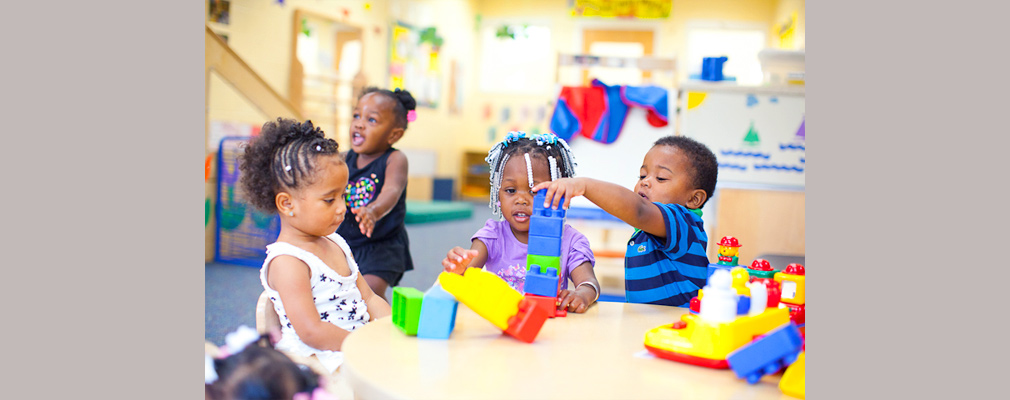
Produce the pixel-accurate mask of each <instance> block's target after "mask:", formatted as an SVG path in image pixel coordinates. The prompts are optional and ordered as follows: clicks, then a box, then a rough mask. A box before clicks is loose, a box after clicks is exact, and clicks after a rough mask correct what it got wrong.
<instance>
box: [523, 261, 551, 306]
mask: <svg viewBox="0 0 1010 400" xmlns="http://www.w3.org/2000/svg"><path fill="white" fill-rule="evenodd" d="M523 289H524V290H525V291H526V293H529V294H535V295H537V296H544V297H550V298H552V299H553V298H557V297H558V270H557V269H555V268H547V272H546V273H540V271H539V270H538V268H533V269H530V270H529V271H526V283H525V284H524V286H523Z"/></svg>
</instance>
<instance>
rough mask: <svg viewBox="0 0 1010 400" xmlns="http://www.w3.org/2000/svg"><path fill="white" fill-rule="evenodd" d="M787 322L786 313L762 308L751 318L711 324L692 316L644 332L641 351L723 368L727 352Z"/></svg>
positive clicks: (725, 365)
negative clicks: (644, 349) (646, 350)
mask: <svg viewBox="0 0 1010 400" xmlns="http://www.w3.org/2000/svg"><path fill="white" fill-rule="evenodd" d="M788 323H789V310H788V309H785V308H766V309H765V311H764V312H762V313H761V314H758V315H754V316H740V317H738V318H737V319H735V320H733V321H732V322H723V323H711V322H707V321H705V320H703V319H701V318H700V317H699V316H698V315H695V314H690V313H688V314H684V315H681V317H680V321H677V322H675V323H673V324H669V325H662V326H659V327H656V328H653V329H651V330H649V331H648V332H646V333H645V348H646V349H648V350H649V352H651V353H653V354H655V355H656V356H658V357H661V358H666V359H669V360H674V361H679V362H684V363H688V364H694V365H700V366H703V367H709V368H727V367H728V366H729V364H728V363H727V362H726V357H727V356H728V355H729V353H732V352H733V351H734V350H736V349H739V348H740V347H742V346H744V345H746V344H748V343H750V342H751V341H752V340H754V337H755V336H757V335H763V334H765V333H768V332H769V331H771V330H773V329H775V328H778V327H780V326H782V325H785V324H788Z"/></svg>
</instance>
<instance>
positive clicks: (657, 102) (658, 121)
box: [621, 86, 670, 128]
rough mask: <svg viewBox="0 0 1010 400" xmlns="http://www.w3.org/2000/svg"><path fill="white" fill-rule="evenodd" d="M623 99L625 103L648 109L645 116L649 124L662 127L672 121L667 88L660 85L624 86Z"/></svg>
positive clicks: (622, 89)
mask: <svg viewBox="0 0 1010 400" xmlns="http://www.w3.org/2000/svg"><path fill="white" fill-rule="evenodd" d="M621 99H623V100H624V103H625V104H628V105H631V106H635V107H642V108H644V109H646V110H648V112H649V113H648V115H646V117H645V118H646V120H647V121H649V125H652V126H655V127H657V128H661V127H664V126H666V124H668V123H670V117H669V115H668V114H669V113H670V107H669V106H668V105H667V102H666V101H667V92H666V89H663V88H661V87H658V86H624V87H622V88H621Z"/></svg>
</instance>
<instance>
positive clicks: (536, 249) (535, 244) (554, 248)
mask: <svg viewBox="0 0 1010 400" xmlns="http://www.w3.org/2000/svg"><path fill="white" fill-rule="evenodd" d="M526 251H527V252H528V254H535V255H538V256H549V257H561V238H560V237H550V236H535V235H530V236H529V246H528V248H527V250H526Z"/></svg>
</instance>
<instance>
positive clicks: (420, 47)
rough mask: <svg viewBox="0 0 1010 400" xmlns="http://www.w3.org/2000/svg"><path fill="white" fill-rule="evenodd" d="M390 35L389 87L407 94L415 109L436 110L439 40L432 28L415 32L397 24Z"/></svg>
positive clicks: (439, 94)
mask: <svg viewBox="0 0 1010 400" xmlns="http://www.w3.org/2000/svg"><path fill="white" fill-rule="evenodd" d="M390 33H391V34H390V40H391V43H390V46H389V87H390V88H391V89H392V88H401V89H405V90H409V91H410V93H411V94H412V95H413V96H414V99H416V100H417V105H418V106H422V107H430V108H436V107H438V103H439V101H440V100H441V97H442V71H441V58H440V57H439V54H440V51H439V48H440V47H441V45H442V38H441V37H439V36H438V34H437V32H436V31H435V28H426V29H418V28H415V27H412V26H410V25H407V24H404V23H400V22H396V23H394V24H393V27H392V29H391V30H390Z"/></svg>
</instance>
